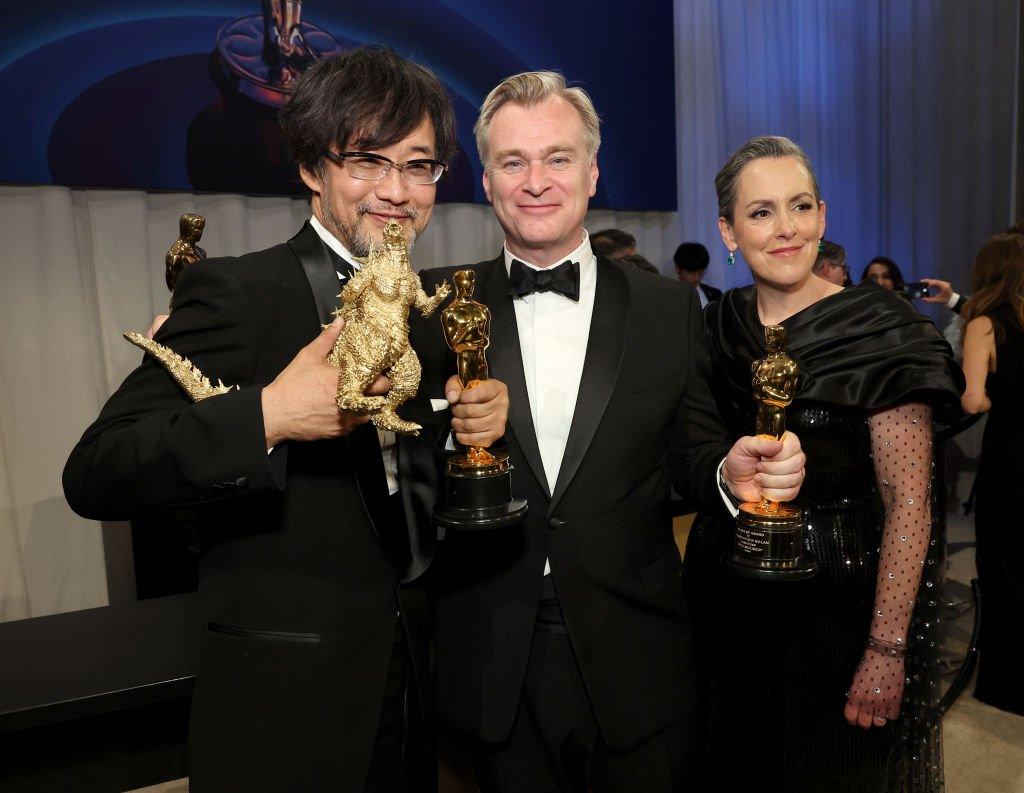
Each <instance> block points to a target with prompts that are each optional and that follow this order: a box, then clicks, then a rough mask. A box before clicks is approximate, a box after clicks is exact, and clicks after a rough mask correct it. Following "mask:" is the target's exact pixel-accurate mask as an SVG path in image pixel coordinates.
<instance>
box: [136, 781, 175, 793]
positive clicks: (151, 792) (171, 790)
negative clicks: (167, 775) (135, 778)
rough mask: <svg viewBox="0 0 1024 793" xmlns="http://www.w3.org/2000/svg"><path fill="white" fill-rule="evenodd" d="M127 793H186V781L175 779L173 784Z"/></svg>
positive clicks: (168, 783) (167, 783)
mask: <svg viewBox="0 0 1024 793" xmlns="http://www.w3.org/2000/svg"><path fill="white" fill-rule="evenodd" d="M129 793H188V780H187V779H175V780H174V781H173V782H164V783H162V784H160V785H153V786H152V787H144V788H139V789H138V790H132V791H129Z"/></svg>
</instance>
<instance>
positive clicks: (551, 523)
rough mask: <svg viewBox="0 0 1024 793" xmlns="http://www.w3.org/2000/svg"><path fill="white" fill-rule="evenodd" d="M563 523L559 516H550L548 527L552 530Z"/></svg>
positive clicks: (558, 527)
mask: <svg viewBox="0 0 1024 793" xmlns="http://www.w3.org/2000/svg"><path fill="white" fill-rule="evenodd" d="M564 525H565V521H564V520H562V519H561V518H552V519H551V520H549V521H548V528H549V529H551V530H552V531H554V530H555V529H560V528H562V527H563V526H564Z"/></svg>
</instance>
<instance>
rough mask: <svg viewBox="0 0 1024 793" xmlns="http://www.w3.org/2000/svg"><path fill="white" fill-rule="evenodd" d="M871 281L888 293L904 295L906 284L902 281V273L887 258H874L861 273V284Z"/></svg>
mask: <svg viewBox="0 0 1024 793" xmlns="http://www.w3.org/2000/svg"><path fill="white" fill-rule="evenodd" d="M869 278H870V279H871V280H872V281H874V282H875V283H876V284H878V285H879V286H881V287H883V288H884V289H888V290H890V291H895V292H899V293H900V294H906V290H907V284H906V282H905V281H904V280H903V273H901V272H900V268H899V267H898V266H897V264H896V262H894V261H893V260H892V259H890V258H889V257H888V256H876V257H875V258H874V259H872V260H871V261H870V262H868V266H867V267H865V268H864V272H863V273H861V276H860V280H861V283H863V282H864V281H867V280H868V279H869Z"/></svg>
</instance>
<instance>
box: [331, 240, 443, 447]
mask: <svg viewBox="0 0 1024 793" xmlns="http://www.w3.org/2000/svg"><path fill="white" fill-rule="evenodd" d="M450 291H451V287H450V286H449V285H448V284H447V283H442V284H441V285H440V286H438V287H437V290H436V291H435V293H434V295H433V296H432V297H431V296H428V295H427V293H426V292H424V291H423V285H422V284H421V283H420V279H419V276H418V275H416V273H415V272H413V269H412V266H411V265H410V264H409V245H408V243H407V242H406V240H405V235H404V234H403V233H402V227H401V226H400V225H399V224H398V223H397V222H395V221H393V220H392V221H389V222H388V223H387V225H385V226H384V239H383V243H382V244H381V245H380V246H375V247H373V249H372V250H371V251H370V255H369V256H368V257H367V258H366V260H365V261H363V262H362V266H361V267H360V269H359V270H357V271H356V273H355V274H354V275H353V276H352V278H350V279H349V281H348V283H346V284H345V288H344V289H343V290H342V292H341V294H340V295H339V296H338V297H340V298H341V307H340V308H339V309H338V310H337V311H335V312H334V313H335V315H340V316H341V317H344V319H345V327H344V329H343V330H342V331H341V335H339V336H338V340H337V341H336V342H335V344H334V349H333V350H331V352H330V354H329V355H328V356H327V362H328V363H329V364H331V365H332V366H338V367H340V370H341V371H340V373H339V375H338V394H337V402H338V409H339V410H347V411H351V412H353V413H361V414H363V415H369V416H370V420H371V421H372V422H373V423H374V425H375V426H376V427H377V428H378V429H382V430H390V431H392V432H399V433H402V434H405V435H418V434H419V431H420V429H422V428H421V427H420V425H419V424H416V423H415V422H412V421H406V420H405V419H403V418H402V417H401V416H399V415H398V413H397V410H398V408H399V407H401V406H402V405H403V404H405V402H406V401H407V400H408V399H409V398H410V397H412V396H413V395H415V393H416V391H417V389H418V388H419V384H420V372H421V368H420V361H419V358H417V357H416V352H415V351H414V350H413V348H412V347H411V346H410V344H409V309H410V308H416V309H417V310H418V311H419V312H420V313H421V314H422V315H423V316H424V317H429V316H430V315H431V314H433V313H434V311H435V310H436V309H437V307H438V306H439V305H440V304H441V302H442V301H443V300H444V299H445V298H446V297H448V294H449V293H450ZM382 374H383V375H386V376H387V377H388V378H390V379H391V389H390V390H389V391H388V393H387V395H386V396H367V395H366V393H365V392H366V389H367V388H369V387H370V385H371V384H372V383H373V381H374V380H376V379H377V377H378V376H379V375H382Z"/></svg>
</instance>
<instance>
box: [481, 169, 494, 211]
mask: <svg viewBox="0 0 1024 793" xmlns="http://www.w3.org/2000/svg"><path fill="white" fill-rule="evenodd" d="M483 183H484V195H485V196H487V203H489V204H493V203H494V202H493V201H491V178H490V176H488V175H487V166H484V178H483Z"/></svg>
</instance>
